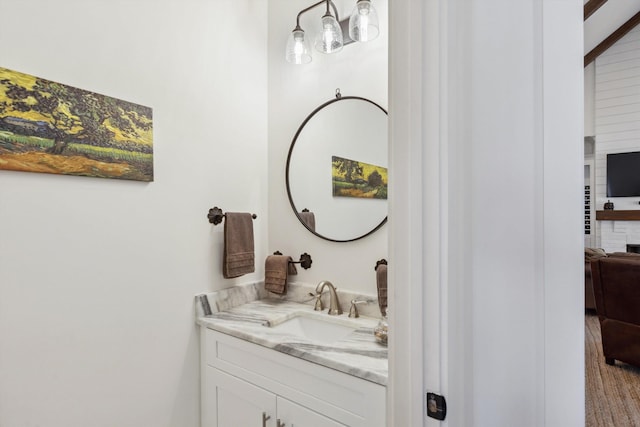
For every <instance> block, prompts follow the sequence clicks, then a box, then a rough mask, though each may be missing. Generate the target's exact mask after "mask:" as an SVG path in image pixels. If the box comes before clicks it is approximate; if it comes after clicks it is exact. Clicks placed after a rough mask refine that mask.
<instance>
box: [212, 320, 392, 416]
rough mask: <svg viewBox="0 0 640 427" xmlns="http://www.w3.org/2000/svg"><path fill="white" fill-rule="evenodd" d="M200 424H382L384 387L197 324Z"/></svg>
mask: <svg viewBox="0 0 640 427" xmlns="http://www.w3.org/2000/svg"><path fill="white" fill-rule="evenodd" d="M201 339H202V342H201V347H202V354H201V359H202V402H201V405H202V427H253V426H255V427H263V426H265V427H344V426H348V427H384V425H385V395H386V388H385V387H384V386H382V385H379V384H375V383H372V382H370V381H366V380H363V379H360V378H356V377H354V376H352V375H348V374H345V373H342V372H338V371H336V370H334V369H330V368H327V367H324V366H320V365H317V364H315V363H311V362H307V361H305V360H302V359H299V358H297V357H293V356H290V355H287V354H283V353H280V352H278V351H275V350H272V349H268V348H265V347H263V346H260V345H257V344H253V343H251V342H248V341H245V340H242V339H238V338H235V337H232V336H230V335H226V334H223V333H220V332H216V331H214V330H212V329H207V328H204V327H203V328H201Z"/></svg>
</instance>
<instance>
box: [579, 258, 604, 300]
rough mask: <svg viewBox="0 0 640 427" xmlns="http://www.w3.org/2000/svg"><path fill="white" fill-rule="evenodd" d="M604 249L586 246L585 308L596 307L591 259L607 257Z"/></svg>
mask: <svg viewBox="0 0 640 427" xmlns="http://www.w3.org/2000/svg"><path fill="white" fill-rule="evenodd" d="M606 256H607V253H606V252H605V251H604V250H603V249H593V248H584V308H585V309H588V310H595V309H596V299H595V297H594V295H593V283H592V281H591V261H592V260H594V259H598V258H602V257H606Z"/></svg>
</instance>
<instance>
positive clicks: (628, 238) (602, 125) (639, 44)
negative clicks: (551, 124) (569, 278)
mask: <svg viewBox="0 0 640 427" xmlns="http://www.w3.org/2000/svg"><path fill="white" fill-rule="evenodd" d="M595 131H596V156H595V158H596V196H595V208H596V209H602V207H603V205H604V203H605V202H606V201H607V200H608V199H607V194H606V191H607V190H606V181H607V170H606V169H607V154H608V153H622V152H628V151H640V27H636V28H635V29H634V30H632V31H631V32H630V33H629V34H627V35H626V36H625V37H624V38H622V39H621V40H620V41H618V42H617V43H616V44H615V45H613V46H612V47H611V48H610V49H609V50H607V51H606V52H605V53H603V54H602V55H601V56H600V57H599V58H598V59H597V60H596V84H595ZM638 172H639V173H640V171H638ZM610 199H611V201H612V202H613V203H614V204H615V208H616V209H617V210H622V209H640V204H638V202H639V201H640V197H612V198H610ZM596 238H597V241H596V245H597V246H599V247H602V248H604V249H605V250H607V251H609V252H614V251H625V250H626V244H627V243H640V221H597V224H596Z"/></svg>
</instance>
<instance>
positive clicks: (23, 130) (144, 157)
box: [0, 67, 153, 181]
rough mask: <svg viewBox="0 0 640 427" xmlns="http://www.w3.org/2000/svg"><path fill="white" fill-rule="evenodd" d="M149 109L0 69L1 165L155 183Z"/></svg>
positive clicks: (22, 169)
mask: <svg viewBox="0 0 640 427" xmlns="http://www.w3.org/2000/svg"><path fill="white" fill-rule="evenodd" d="M152 118H153V117H152V110H151V108H149V107H144V106H142V105H137V104H133V103H131V102H127V101H123V100H120V99H116V98H111V97H108V96H105V95H99V94H97V93H93V92H89V91H86V90H82V89H77V88H74V87H71V86H67V85H64V84H61V83H55V82H52V81H49V80H45V79H42V78H40V77H34V76H30V75H28V74H23V73H19V72H17V71H12V70H8V69H6V68H1V67H0V169H4V170H13V171H26V172H42V173H53V174H64V175H80V176H91V177H98V178H117V179H131V180H137V181H153V121H152Z"/></svg>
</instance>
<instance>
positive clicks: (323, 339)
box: [271, 315, 357, 344]
mask: <svg viewBox="0 0 640 427" xmlns="http://www.w3.org/2000/svg"><path fill="white" fill-rule="evenodd" d="M327 316H328V315H327ZM271 328H272V329H274V330H277V331H279V332H283V333H287V334H291V335H295V336H298V337H301V338H305V339H307V340H309V341H315V342H319V343H322V344H331V343H334V342H336V341H340V340H341V339H343V338H346V337H347V336H348V335H350V334H351V333H352V332H354V331H355V330H356V329H357V327H355V326H351V325H345V324H342V323H338V322H335V321H333V319H327V320H324V319H320V318H317V317H307V316H295V317H293V318H291V319H289V320H286V321H284V322H282V323H280V324H278V325H275V326H272V327H271Z"/></svg>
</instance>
